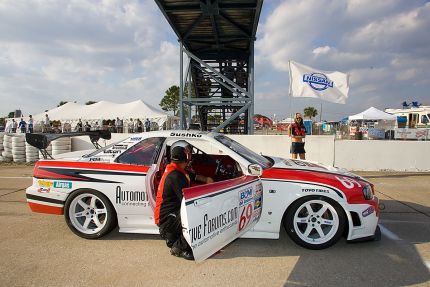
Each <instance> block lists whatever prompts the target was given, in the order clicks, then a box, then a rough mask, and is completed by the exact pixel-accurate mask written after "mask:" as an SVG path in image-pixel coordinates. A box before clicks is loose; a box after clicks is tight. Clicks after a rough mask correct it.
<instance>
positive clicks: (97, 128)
mask: <svg viewBox="0 0 430 287" xmlns="http://www.w3.org/2000/svg"><path fill="white" fill-rule="evenodd" d="M99 129H100V126H99V122H96V123H95V124H94V128H93V130H95V131H97V130H99Z"/></svg>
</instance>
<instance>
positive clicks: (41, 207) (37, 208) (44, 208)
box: [28, 202, 63, 215]
mask: <svg viewBox="0 0 430 287" xmlns="http://www.w3.org/2000/svg"><path fill="white" fill-rule="evenodd" d="M28 206H30V208H31V210H32V211H33V212H39V213H49V214H57V215H62V214H63V207H57V206H51V205H45V204H39V203H34V202H28Z"/></svg>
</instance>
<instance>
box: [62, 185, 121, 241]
mask: <svg viewBox="0 0 430 287" xmlns="http://www.w3.org/2000/svg"><path fill="white" fill-rule="evenodd" d="M64 216H65V219H66V223H67V225H68V226H69V228H70V229H71V230H72V231H73V232H74V233H75V234H76V235H78V236H80V237H83V238H86V239H98V238H100V237H103V236H104V235H106V234H108V233H109V232H110V231H111V230H112V229H113V228H115V226H116V225H117V219H116V213H115V210H114V208H113V207H112V204H111V203H110V201H109V199H108V198H107V197H106V196H105V195H103V194H102V193H100V192H98V191H95V190H80V191H77V192H75V193H73V194H72V195H71V196H69V198H68V199H67V201H66V204H65V210H64Z"/></svg>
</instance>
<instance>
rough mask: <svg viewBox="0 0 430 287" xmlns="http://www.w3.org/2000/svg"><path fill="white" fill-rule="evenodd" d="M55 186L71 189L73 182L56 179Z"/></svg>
mask: <svg viewBox="0 0 430 287" xmlns="http://www.w3.org/2000/svg"><path fill="white" fill-rule="evenodd" d="M54 187H55V188H64V189H71V188H72V183H71V182H70V181H54Z"/></svg>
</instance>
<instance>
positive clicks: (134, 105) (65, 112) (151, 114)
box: [16, 100, 176, 128]
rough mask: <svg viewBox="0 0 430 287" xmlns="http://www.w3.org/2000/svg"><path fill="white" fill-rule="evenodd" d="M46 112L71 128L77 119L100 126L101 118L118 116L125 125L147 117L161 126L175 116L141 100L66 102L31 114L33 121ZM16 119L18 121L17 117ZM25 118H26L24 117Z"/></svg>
mask: <svg viewBox="0 0 430 287" xmlns="http://www.w3.org/2000/svg"><path fill="white" fill-rule="evenodd" d="M46 114H48V116H49V119H50V120H51V121H60V122H61V123H62V124H64V123H70V124H71V125H72V128H74V126H75V125H76V123H77V122H78V121H79V119H81V120H82V122H83V123H85V122H86V121H88V122H89V123H90V124H91V125H92V124H94V123H95V122H98V124H99V125H100V126H101V124H102V122H101V121H102V120H115V119H116V118H120V119H121V120H123V122H124V125H126V124H127V123H128V121H129V120H130V119H133V120H135V119H140V120H141V121H142V122H144V121H145V120H146V119H149V120H150V121H151V122H154V123H157V124H158V126H159V127H162V126H163V124H164V123H165V122H167V121H168V120H169V119H171V118H174V119H176V117H172V116H169V115H168V114H167V113H165V112H163V111H161V110H159V109H157V108H154V107H152V106H151V105H148V104H146V103H145V102H143V101H142V100H137V101H133V102H129V103H125V104H118V103H113V102H108V101H100V102H97V103H94V104H91V105H82V104H77V103H73V102H68V103H66V104H64V105H61V106H59V107H56V108H53V109H50V110H48V111H47V112H43V113H40V114H36V115H33V120H34V123H35V124H39V123H42V122H43V121H44V120H45V115H46ZM16 120H17V121H19V118H17V119H16ZM25 120H28V119H27V118H25Z"/></svg>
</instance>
